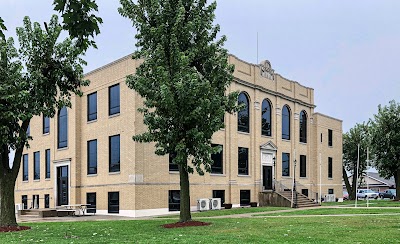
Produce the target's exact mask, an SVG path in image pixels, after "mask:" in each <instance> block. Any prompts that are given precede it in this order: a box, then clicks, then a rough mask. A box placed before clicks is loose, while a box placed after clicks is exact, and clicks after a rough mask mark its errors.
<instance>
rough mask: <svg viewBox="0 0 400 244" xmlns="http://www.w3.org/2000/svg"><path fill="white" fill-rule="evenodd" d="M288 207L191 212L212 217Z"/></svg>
mask: <svg viewBox="0 0 400 244" xmlns="http://www.w3.org/2000/svg"><path fill="white" fill-rule="evenodd" d="M283 209H290V208H284V207H257V208H251V207H246V208H232V209H221V210H210V211H205V212H193V213H192V217H193V218H195V217H213V216H223V215H234V214H244V213H257V212H267V211H275V210H283ZM159 218H179V215H168V216H161V217H159Z"/></svg>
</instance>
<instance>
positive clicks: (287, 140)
mask: <svg viewBox="0 0 400 244" xmlns="http://www.w3.org/2000/svg"><path fill="white" fill-rule="evenodd" d="M282 141H283V142H290V139H282Z"/></svg>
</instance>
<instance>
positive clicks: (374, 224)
mask: <svg viewBox="0 0 400 244" xmlns="http://www.w3.org/2000/svg"><path fill="white" fill-rule="evenodd" d="M207 221H208V220H207ZM209 222H211V223H212V225H210V226H204V227H188V228H177V229H164V228H162V227H161V225H162V224H165V223H171V220H165V219H156V220H129V221H122V220H121V221H86V222H64V223H31V224H26V225H29V226H31V227H32V230H29V231H23V232H13V233H0V243H32V242H42V243H57V244H63V243H171V242H174V243H382V242H384V243H398V241H399V239H398V237H399V231H400V216H391V217H388V216H374V215H365V216H357V217H327V218H321V217H308V218H303V217H300V218H299V217H298V218H296V217H293V218H279V217H277V218H233V219H232V218H227V219H210V220H209ZM382 238H384V239H382Z"/></svg>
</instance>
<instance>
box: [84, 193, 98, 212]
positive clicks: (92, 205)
mask: <svg viewBox="0 0 400 244" xmlns="http://www.w3.org/2000/svg"><path fill="white" fill-rule="evenodd" d="M86 204H89V206H87V210H86V212H87V213H96V192H88V193H86Z"/></svg>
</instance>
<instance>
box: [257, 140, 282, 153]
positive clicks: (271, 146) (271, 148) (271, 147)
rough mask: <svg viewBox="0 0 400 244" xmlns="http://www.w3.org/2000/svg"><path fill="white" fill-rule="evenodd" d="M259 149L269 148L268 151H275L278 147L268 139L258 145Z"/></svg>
mask: <svg viewBox="0 0 400 244" xmlns="http://www.w3.org/2000/svg"><path fill="white" fill-rule="evenodd" d="M260 149H261V150H270V151H277V150H278V147H277V146H276V145H275V144H274V143H273V142H272V141H269V142H267V143H264V144H262V145H261V146H260Z"/></svg>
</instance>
